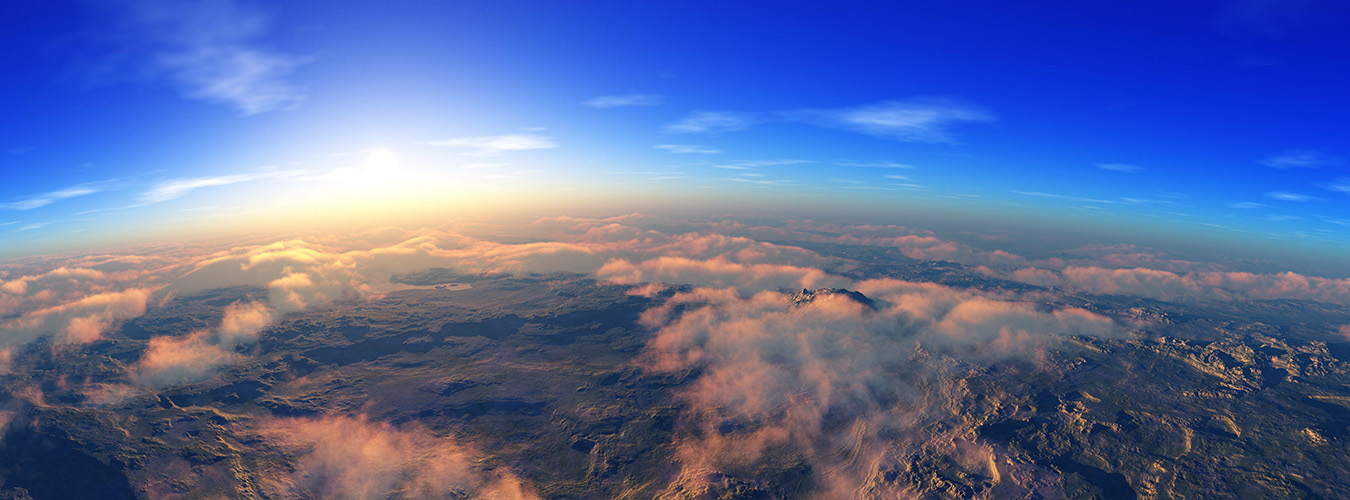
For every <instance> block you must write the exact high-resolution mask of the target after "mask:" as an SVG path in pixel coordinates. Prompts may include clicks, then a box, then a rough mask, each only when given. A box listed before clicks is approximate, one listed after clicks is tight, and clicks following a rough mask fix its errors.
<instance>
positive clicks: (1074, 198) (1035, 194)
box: [1012, 191, 1116, 203]
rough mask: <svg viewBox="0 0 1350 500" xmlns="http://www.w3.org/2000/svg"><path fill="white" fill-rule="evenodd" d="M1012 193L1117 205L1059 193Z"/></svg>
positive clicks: (1097, 199) (1101, 200)
mask: <svg viewBox="0 0 1350 500" xmlns="http://www.w3.org/2000/svg"><path fill="white" fill-rule="evenodd" d="M1012 193H1013V194H1020V195H1022V196H1035V197H1037V198H1051V199H1056V200H1064V201H1074V202H1079V203H1116V202H1115V201H1112V200H1103V199H1099V198H1084V197H1081V196H1070V195H1066V194H1057V193H1042V192H1039V191H1013V192H1012Z"/></svg>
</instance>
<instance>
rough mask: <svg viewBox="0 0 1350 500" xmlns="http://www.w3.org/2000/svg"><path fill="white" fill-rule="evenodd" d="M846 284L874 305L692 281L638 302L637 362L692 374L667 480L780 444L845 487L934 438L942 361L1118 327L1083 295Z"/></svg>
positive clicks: (1005, 353) (1033, 349)
mask: <svg viewBox="0 0 1350 500" xmlns="http://www.w3.org/2000/svg"><path fill="white" fill-rule="evenodd" d="M856 288H857V289H858V290H861V291H863V292H864V293H866V294H867V295H868V296H869V297H870V298H871V299H873V301H874V302H873V303H874V306H869V305H866V304H863V303H860V302H859V301H856V300H854V299H853V298H851V297H849V296H848V295H846V294H842V293H825V292H818V293H816V294H815V295H814V297H813V298H812V299H811V300H809V301H805V302H793V301H792V300H791V299H790V297H788V296H786V295H783V294H781V293H778V292H772V291H769V292H762V293H758V294H754V295H752V296H749V297H745V296H744V295H743V294H742V293H741V292H739V291H736V290H733V289H725V288H724V289H709V288H697V289H694V290H692V291H689V292H682V293H677V294H675V295H674V296H673V297H672V298H670V299H669V300H668V301H666V302H665V303H663V304H662V305H660V306H658V307H656V308H653V309H651V310H649V311H647V312H646V313H644V315H643V316H642V322H643V324H644V325H646V326H647V327H649V328H652V329H653V330H655V332H656V333H655V335H654V336H653V338H652V340H651V341H650V342H649V344H648V346H647V351H646V352H645V354H644V358H643V359H644V363H645V364H646V365H647V366H648V367H649V368H651V369H654V370H659V371H679V372H691V373H696V374H698V375H697V378H696V379H695V380H694V381H693V382H691V383H690V384H689V385H688V386H687V387H686V388H685V389H684V391H683V393H682V398H684V399H685V401H686V402H687V404H688V405H689V406H688V408H689V409H688V411H689V412H690V413H689V415H688V417H689V418H690V419H691V421H693V422H695V423H696V424H697V425H701V426H704V429H703V430H702V431H701V432H700V433H698V434H696V435H687V436H684V437H683V438H682V440H683V441H682V444H681V446H680V450H681V451H680V456H681V457H682V464H683V466H684V467H685V472H686V473H687V474H682V475H681V477H683V478H686V479H688V481H683V482H681V481H677V485H676V486H672V487H673V488H678V489H680V490H681V491H684V492H689V491H701V490H700V489H699V488H700V486H699V485H697V484H693V483H696V482H697V481H695V480H694V479H691V478H697V477H709V476H710V475H709V474H700V473H691V471H694V472H698V471H715V470H720V469H722V468H724V467H725V466H726V465H727V464H732V463H738V464H741V465H745V464H747V463H750V462H752V461H754V460H756V459H757V458H759V456H760V455H761V453H763V452H764V451H765V450H767V449H769V448H770V447H773V449H775V450H779V451H778V452H777V453H782V450H783V447H787V449H790V450H792V452H793V453H797V454H800V455H801V456H803V457H804V458H805V459H806V460H807V461H808V462H809V463H810V464H811V465H812V470H814V471H830V474H833V476H831V477H825V475H823V472H822V473H821V474H822V475H821V476H819V477H817V478H816V479H817V480H818V482H819V484H821V485H826V486H825V487H826V488H828V485H830V484H852V485H853V488H854V489H856V487H857V485H858V484H863V483H864V482H865V478H867V477H871V476H873V475H874V474H875V473H876V472H877V470H878V469H877V468H878V467H883V466H886V465H887V464H894V463H899V462H901V461H903V460H904V451H905V450H910V449H913V447H914V446H919V445H921V444H922V445H923V446H929V445H931V444H932V443H934V442H941V440H942V437H941V436H933V435H932V434H930V433H925V432H920V429H922V428H925V426H927V425H929V424H932V423H934V422H936V421H939V420H941V419H942V418H943V416H944V415H945V413H944V410H943V409H942V408H943V407H944V405H950V404H954V402H955V401H957V400H959V398H960V396H961V394H960V393H959V392H954V391H959V388H958V387H953V386H951V385H950V384H949V382H950V380H951V377H950V375H949V374H947V373H945V372H944V370H949V369H952V368H951V367H953V366H961V365H963V364H966V365H968V364H980V363H989V362H993V361H996V360H1000V359H1006V358H1010V357H1025V358H1030V359H1036V358H1037V357H1039V356H1041V355H1042V353H1043V350H1044V349H1046V348H1047V347H1049V346H1053V345H1058V344H1059V343H1060V342H1061V341H1062V340H1063V339H1064V338H1066V337H1067V336H1069V335H1094V336H1113V335H1120V334H1121V333H1123V331H1122V329H1121V328H1119V327H1118V326H1117V325H1115V324H1114V323H1113V322H1112V321H1111V320H1110V319H1108V318H1105V317H1102V316H1098V315H1096V314H1093V313H1091V312H1088V311H1085V310H1082V309H1076V308H1062V309H1057V310H1049V311H1047V310H1044V309H1043V308H1042V307H1041V306H1040V305H1038V304H1035V303H1027V302H1018V301H1014V300H1008V299H1007V298H1003V297H995V296H988V295H983V294H980V293H976V292H971V291H965V290H958V289H953V288H949V287H945V286H941V285H935V284H931V283H913V282H906V281H900V280H890V279H885V280H872V281H865V282H861V283H858V284H856ZM933 439H936V440H937V441H931V440H933ZM948 439H950V437H948ZM924 443H927V444H924ZM948 444H951V442H950V440H949V441H948ZM841 449H844V450H848V451H847V452H846V453H842V454H841V452H840V450H841ZM951 453H954V454H956V453H964V452H959V450H952V451H951ZM848 456H854V457H865V458H860V459H852V460H850V459H847V458H846V457H848ZM984 463H987V460H986V461H985V462H984ZM715 476H716V475H712V476H711V477H715ZM841 477H848V478H850V479H849V480H848V481H840V478H841ZM691 481H692V483H691ZM849 493H852V491H851V490H850V491H849ZM826 497H828V495H827V496H826Z"/></svg>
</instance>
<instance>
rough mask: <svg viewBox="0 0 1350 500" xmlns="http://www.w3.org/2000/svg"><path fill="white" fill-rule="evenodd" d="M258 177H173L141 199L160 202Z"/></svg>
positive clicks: (156, 186)
mask: <svg viewBox="0 0 1350 500" xmlns="http://www.w3.org/2000/svg"><path fill="white" fill-rule="evenodd" d="M257 178H258V177H256V176H253V175H245V174H236V175H218V176H212V177H194V178H190V179H173V180H168V181H164V182H161V183H159V184H157V185H155V187H153V188H150V190H148V191H146V192H144V193H141V196H140V200H141V201H142V202H146V203H159V202H164V201H169V200H175V199H178V198H182V197H184V196H187V195H188V193H191V192H192V191H194V190H197V189H200V188H204V187H212V186H228V185H230V184H238V183H241V182H248V181H251V180H254V179H257Z"/></svg>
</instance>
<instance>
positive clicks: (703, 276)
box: [596, 257, 846, 294]
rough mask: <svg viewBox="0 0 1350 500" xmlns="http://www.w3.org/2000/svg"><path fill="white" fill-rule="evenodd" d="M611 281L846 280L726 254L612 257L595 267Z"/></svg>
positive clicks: (776, 284)
mask: <svg viewBox="0 0 1350 500" xmlns="http://www.w3.org/2000/svg"><path fill="white" fill-rule="evenodd" d="M596 274H598V275H599V276H600V277H602V278H605V279H607V280H608V281H610V282H611V283H617V284H623V285H638V284H643V283H678V284H691V285H700V286H714V287H728V286H734V287H736V288H737V289H738V290H740V291H741V293H747V294H749V293H755V292H759V291H762V290H773V289H778V288H787V289H798V288H816V287H822V286H842V285H844V284H845V283H846V281H845V280H843V279H841V278H838V277H834V276H829V275H827V274H825V272H824V271H821V270H819V269H815V268H809V267H799V266H792V265H783V264H741V263H738V262H732V261H730V260H728V259H727V258H725V257H714V258H712V259H708V260H700V259H691V258H687V257H658V258H655V259H650V260H646V261H641V262H630V261H627V260H622V259H616V260H612V261H610V262H608V263H606V264H605V265H604V267H601V268H600V269H599V270H598V271H596Z"/></svg>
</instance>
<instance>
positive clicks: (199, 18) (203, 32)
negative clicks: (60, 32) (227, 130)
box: [85, 0, 305, 115]
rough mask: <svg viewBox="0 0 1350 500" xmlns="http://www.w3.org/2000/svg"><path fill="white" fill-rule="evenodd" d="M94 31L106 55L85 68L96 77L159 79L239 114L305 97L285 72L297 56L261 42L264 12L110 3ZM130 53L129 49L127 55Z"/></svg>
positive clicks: (265, 30)
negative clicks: (109, 12) (104, 22)
mask: <svg viewBox="0 0 1350 500" xmlns="http://www.w3.org/2000/svg"><path fill="white" fill-rule="evenodd" d="M113 8H114V9H115V12H114V13H113V19H111V21H112V22H111V23H109V24H107V25H106V26H105V27H104V29H103V32H102V33H99V34H98V35H96V37H95V38H96V40H95V42H96V43H100V44H101V45H103V46H105V48H106V49H107V50H108V52H109V54H108V55H107V56H106V57H105V59H104V60H103V61H102V62H101V64H99V65H96V66H91V67H89V68H85V70H86V73H87V74H88V76H89V77H90V78H91V80H94V81H95V82H99V81H102V83H112V82H119V81H141V80H151V81H164V82H166V83H168V84H169V85H171V86H173V87H176V88H177V89H178V90H179V91H180V92H181V93H182V94H183V95H184V96H185V97H188V98H190V99H200V100H204V101H208V102H215V103H221V104H228V105H230V106H233V107H234V108H235V109H237V110H239V112H240V113H242V114H244V115H254V114H258V113H265V112H268V111H273V110H278V109H289V108H293V107H295V106H297V105H299V104H300V103H301V101H303V100H304V98H305V95H304V92H303V91H301V89H300V88H299V87H298V86H297V85H295V84H293V83H292V82H290V81H288V77H289V76H290V74H291V73H292V72H293V71H294V70H295V68H296V67H298V66H299V65H301V64H302V63H303V62H304V61H303V59H302V58H300V57H297V56H293V55H290V54H286V53H283V52H281V51H278V50H275V49H273V48H271V47H268V46H267V45H266V43H265V42H264V39H265V38H266V37H267V36H268V34H269V32H270V31H271V22H270V19H269V16H267V15H265V14H264V13H262V12H260V11H258V10H256V9H252V8H249V7H246V6H244V5H240V4H238V3H236V2H233V1H230V0H221V1H213V2H147V1H125V2H116V3H115V5H114V6H113ZM132 54H136V55H135V56H132Z"/></svg>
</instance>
